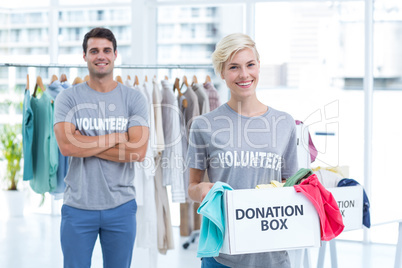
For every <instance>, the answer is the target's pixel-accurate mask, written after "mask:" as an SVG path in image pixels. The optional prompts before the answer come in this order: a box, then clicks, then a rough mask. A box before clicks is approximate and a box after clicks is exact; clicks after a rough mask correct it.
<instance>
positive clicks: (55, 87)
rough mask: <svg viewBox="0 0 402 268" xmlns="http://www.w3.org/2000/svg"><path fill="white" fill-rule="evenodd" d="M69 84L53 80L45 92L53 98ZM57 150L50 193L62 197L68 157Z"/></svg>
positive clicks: (56, 197) (57, 197) (58, 197)
mask: <svg viewBox="0 0 402 268" xmlns="http://www.w3.org/2000/svg"><path fill="white" fill-rule="evenodd" d="M69 86H70V85H69V84H68V83H67V82H65V83H60V81H59V80H56V81H53V83H51V84H50V85H49V86H48V87H47V92H48V93H49V95H51V96H52V98H53V99H56V97H57V95H58V94H59V93H60V92H61V91H63V90H64V89H65V88H66V87H69ZM57 151H58V157H59V166H58V168H57V187H56V189H54V191H52V192H51V194H53V195H54V197H55V199H56V200H57V199H62V198H63V195H61V193H64V190H65V188H66V184H65V182H64V178H65V177H66V175H67V171H68V157H66V156H64V155H62V154H61V152H60V149H59V148H58V147H57Z"/></svg>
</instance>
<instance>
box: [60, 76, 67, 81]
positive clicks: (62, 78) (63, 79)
mask: <svg viewBox="0 0 402 268" xmlns="http://www.w3.org/2000/svg"><path fill="white" fill-rule="evenodd" d="M63 82H67V75H66V74H61V76H60V83H63Z"/></svg>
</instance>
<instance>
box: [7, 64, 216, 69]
mask: <svg viewBox="0 0 402 268" xmlns="http://www.w3.org/2000/svg"><path fill="white" fill-rule="evenodd" d="M0 67H37V68H88V66H87V65H82V64H56V63H54V64H29V63H0ZM114 68H116V69H213V66H212V65H210V64H155V65H145V64H144V65H132V64H122V65H117V66H114Z"/></svg>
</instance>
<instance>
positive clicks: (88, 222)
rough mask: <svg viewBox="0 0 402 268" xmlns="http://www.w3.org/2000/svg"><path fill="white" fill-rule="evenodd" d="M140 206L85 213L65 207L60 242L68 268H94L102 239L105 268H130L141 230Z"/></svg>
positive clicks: (124, 205)
mask: <svg viewBox="0 0 402 268" xmlns="http://www.w3.org/2000/svg"><path fill="white" fill-rule="evenodd" d="M136 213H137V202H136V201H135V200H132V201H129V202H127V203H125V204H123V205H121V206H118V207H116V208H113V209H107V210H83V209H77V208H73V207H70V206H67V205H63V207H62V209H61V216H62V218H61V225H60V241H61V248H62V251H63V256H64V268H89V267H91V259H92V252H93V249H94V246H95V242H96V239H97V238H98V235H99V239H100V244H101V247H102V255H103V267H104V268H129V267H130V265H131V258H132V255H133V248H134V240H135V235H136V229H137V221H136Z"/></svg>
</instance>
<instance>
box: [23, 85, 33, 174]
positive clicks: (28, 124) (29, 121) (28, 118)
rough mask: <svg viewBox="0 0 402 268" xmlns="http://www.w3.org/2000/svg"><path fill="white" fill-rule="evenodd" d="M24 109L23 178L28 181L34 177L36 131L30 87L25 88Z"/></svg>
mask: <svg viewBox="0 0 402 268" xmlns="http://www.w3.org/2000/svg"><path fill="white" fill-rule="evenodd" d="M22 110H23V114H22V145H23V147H22V148H23V152H24V172H23V180H24V181H28V180H32V179H33V163H32V143H33V131H34V114H33V111H32V108H31V95H30V92H29V90H28V89H26V90H25V94H24V104H23V108H22Z"/></svg>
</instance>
